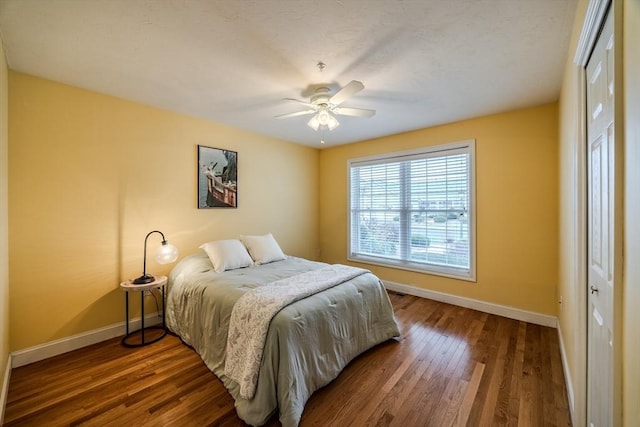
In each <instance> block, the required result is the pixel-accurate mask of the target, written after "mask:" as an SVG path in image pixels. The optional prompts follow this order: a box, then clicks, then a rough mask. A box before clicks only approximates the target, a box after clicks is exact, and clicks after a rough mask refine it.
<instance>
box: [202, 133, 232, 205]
mask: <svg viewBox="0 0 640 427" xmlns="http://www.w3.org/2000/svg"><path fill="white" fill-rule="evenodd" d="M237 207H238V153H237V152H235V151H231V150H223V149H220V148H212V147H206V146H204V145H198V209H209V208H237Z"/></svg>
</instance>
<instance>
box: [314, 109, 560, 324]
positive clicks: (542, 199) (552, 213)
mask: <svg viewBox="0 0 640 427" xmlns="http://www.w3.org/2000/svg"><path fill="white" fill-rule="evenodd" d="M557 115H558V110H557V104H549V105H545V106H541V107H537V108H530V109H525V110H519V111H514V112H508V113H503V114H497V115H492V116H487V117H482V118H478V119H472V120H466V121H462V122H458V123H453V124H448V125H444V126H438V127H433V128H428V129H423V130H419V131H414V132H409V133H403V134H399V135H394V136H389V137H385V138H380V139H376V140H371V141H366V142H363V143H356V144H349V145H344V146H339V147H335V148H329V149H326V150H322V151H321V153H320V244H321V250H322V259H323V260H324V261H327V262H332V263H334V262H339V263H345V262H346V261H347V253H346V250H347V223H348V221H347V160H348V159H352V158H357V157H362V156H369V155H374V154H380V153H386V152H393V151H402V150H407V149H413V148H417V147H422V146H429V145H437V144H444V143H450V142H456V141H462V140H467V139H472V138H475V140H476V189H477V192H476V199H477V202H476V203H477V206H476V207H477V283H471V282H467V281H461V280H454V279H449V278H445V277H439V276H433V275H428V274H420V273H414V272H409V271H403V270H397V269H391V268H385V267H378V266H373V265H364V264H363V265H362V266H364V267H366V268H369V269H371V270H372V271H374V272H375V273H377V274H378V275H379V276H380V278H381V279H383V280H388V281H392V282H396V283H401V284H406V285H411V286H416V287H419V288H424V289H429V290H434V291H438V292H444V293H448V294H454V295H458V296H463V297H467V298H473V299H477V300H481V301H486V302H490V303H496V304H501V305H505V306H511V307H515V308H518V309H522V310H529V311H532V312H537V313H543V314H548V315H556V309H557V307H556V306H557V303H556V282H557V274H558V261H557V257H558V251H557V233H558V197H557V186H558V185H557V183H558V176H557V170H558V160H557V159H558V137H557V124H558V122H557Z"/></svg>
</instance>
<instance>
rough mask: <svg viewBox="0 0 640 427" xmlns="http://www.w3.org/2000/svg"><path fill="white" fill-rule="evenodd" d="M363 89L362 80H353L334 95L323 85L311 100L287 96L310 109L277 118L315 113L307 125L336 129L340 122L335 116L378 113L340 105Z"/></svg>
mask: <svg viewBox="0 0 640 427" xmlns="http://www.w3.org/2000/svg"><path fill="white" fill-rule="evenodd" d="M362 89H364V85H363V84H362V82H359V81H357V80H351V81H350V82H349V83H348V84H347V85H346V86H345V87H343V88H342V89H340V90H339V91H338V92H337V93H336V94H335V95H333V96H332V95H331V90H330V89H329V88H328V87H325V86H322V87H319V88H317V89H316V90H315V92H314V93H313V95H311V98H310V99H309V102H305V101H300V100H298V99H293V98H285V100H286V101H294V102H298V103H300V104H302V105H304V106H306V107H308V109H307V110H303V111H296V112H294V113H288V114H282V115H280V116H276V118H277V119H287V118H289V117H297V116H304V115H306V114H313V117H311V119H310V120H309V122H308V123H307V126H309V127H310V128H311V129H313V130H316V131H317V130H318V129H319V128H323V129H324V128H328V129H329V130H334V129H335V128H337V127H338V126H340V122H338V119H337V118H336V117H335V116H353V117H372V116H373V115H374V114H376V110H367V109H364V108H350V107H341V106H340V105H341V104H342V103H343V102H345V101H346V100H347V99H349V98H351V97H352V96H353V95H355V94H356V93H358V92H360V91H361V90H362ZM314 113H315V114H314Z"/></svg>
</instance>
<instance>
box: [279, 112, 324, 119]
mask: <svg viewBox="0 0 640 427" xmlns="http://www.w3.org/2000/svg"><path fill="white" fill-rule="evenodd" d="M315 112H316V110H304V111H296V112H295V113H287V114H281V115H279V116H276V117H275V118H276V119H288V118H289V117H297V116H304V115H305V114H311V113H315Z"/></svg>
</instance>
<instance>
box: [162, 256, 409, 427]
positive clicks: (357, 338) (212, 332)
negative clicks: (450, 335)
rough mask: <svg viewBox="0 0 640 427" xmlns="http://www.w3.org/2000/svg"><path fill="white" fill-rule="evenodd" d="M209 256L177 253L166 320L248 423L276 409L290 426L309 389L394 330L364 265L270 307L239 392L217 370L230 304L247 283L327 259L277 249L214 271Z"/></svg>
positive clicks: (282, 276)
mask: <svg viewBox="0 0 640 427" xmlns="http://www.w3.org/2000/svg"><path fill="white" fill-rule="evenodd" d="M212 260H213V261H212ZM214 261H215V260H214V259H213V258H211V257H210V256H208V255H207V253H206V252H205V251H203V252H199V253H195V254H193V255H189V256H187V257H185V258H183V259H182V260H181V261H180V262H179V263H178V264H177V265H176V266H175V268H174V269H173V270H172V271H171V273H170V275H169V290H168V294H167V307H166V319H167V326H168V328H169V329H170V330H171V331H172V332H174V333H175V334H177V335H178V336H179V337H180V338H181V339H182V341H183V342H185V343H186V344H188V345H189V346H191V347H193V349H195V351H196V352H197V353H198V354H199V355H200V356H201V358H202V359H203V361H204V363H205V364H206V365H207V367H208V368H209V369H210V370H211V371H212V372H213V373H214V374H215V375H216V376H217V377H218V378H220V380H221V381H222V382H223V384H224V385H225V387H226V388H227V389H228V390H229V393H230V394H231V395H232V396H233V398H234V400H235V407H236V411H237V413H238V416H239V417H240V418H241V419H242V420H244V421H245V422H246V423H248V424H250V425H256V426H257V425H262V424H264V423H266V422H267V421H268V420H269V418H270V417H271V416H272V415H273V414H274V413H275V412H276V411H279V418H280V421H281V423H282V425H283V426H285V427H289V426H297V425H298V423H299V422H300V418H301V416H302V412H303V410H304V405H305V404H306V402H307V400H308V399H309V397H310V396H311V394H312V393H313V392H314V391H315V390H318V389H319V388H321V387H323V386H325V385H326V384H328V383H329V382H330V381H332V380H333V379H335V378H336V377H337V376H338V374H339V373H340V372H341V371H342V369H343V368H344V367H345V366H346V365H347V364H348V363H349V362H350V361H351V360H352V359H354V358H355V357H356V356H358V355H359V354H360V353H362V352H364V351H366V350H368V349H370V348H371V347H374V346H375V345H377V344H379V343H382V342H384V341H386V340H388V339H391V338H394V337H398V336H399V335H400V334H399V330H398V326H397V323H396V321H395V318H394V314H393V309H392V306H391V303H390V301H389V297H388V295H387V293H386V290H385V289H384V287H383V285H382V284H381V282H380V280H379V279H378V278H377V277H376V276H374V275H373V274H372V273H370V272H363V273H361V274H358V275H357V276H356V277H353V278H351V279H348V280H346V281H344V283H340V284H337V285H335V286H330V287H329V288H328V289H326V290H323V291H320V292H319V293H316V294H314V295H311V296H309V297H305V298H302V299H299V300H298V301H295V302H293V303H291V304H290V305H287V306H285V307H284V308H282V309H281V310H279V311H278V312H277V314H275V316H274V317H273V318H272V319H271V321H270V323H269V325H268V330H267V331H266V339H265V341H264V348H263V350H262V351H263V352H262V357H261V359H260V360H259V367H258V368H257V369H258V374H257V382H256V384H255V390H254V394H253V395H252V397H251V398H245V397H243V396H244V395H245V393H241V384H239V382H238V381H236V380H234V379H231V378H230V376H229V375H227V374H226V371H225V364H226V362H227V361H226V359H227V344H228V343H227V337H228V334H229V328H230V325H229V324H230V319H231V317H232V312H233V307H234V305H235V304H236V302H238V300H239V299H240V298H241V297H243V295H245V294H247V293H251V291H255V290H257V289H261V288H262V287H267V286H268V285H271V284H273V283H274V282H278V283H279V282H281V281H283V280H288V279H287V278H292V277H293V278H295V277H297V276H299V275H301V274H302V275H304V274H306V272H313V271H314V270H315V271H316V272H315V273H319V272H320V271H321V269H323V268H326V267H327V264H324V263H320V262H315V261H309V260H305V259H302V258H296V257H287V256H285V257H284V259H280V260H277V261H273V262H268V263H259V265H256V263H252V265H250V266H247V267H245V268H234V269H230V270H225V269H222V270H225V271H222V272H216V270H218V271H220V268H218V267H219V266H217V265H215V262H214ZM311 274H313V273H311ZM230 341H231V340H230Z"/></svg>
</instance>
